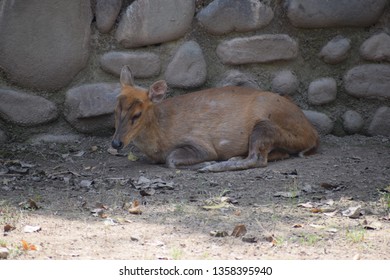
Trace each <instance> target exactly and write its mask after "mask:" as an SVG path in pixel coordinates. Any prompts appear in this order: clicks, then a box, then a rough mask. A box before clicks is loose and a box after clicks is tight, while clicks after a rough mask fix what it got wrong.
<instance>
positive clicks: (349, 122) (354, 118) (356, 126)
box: [342, 110, 364, 134]
mask: <svg viewBox="0 0 390 280" xmlns="http://www.w3.org/2000/svg"><path fill="white" fill-rule="evenodd" d="M342 119H343V127H344V130H345V131H346V132H347V133H348V134H355V133H358V132H360V131H361V130H362V128H363V125H364V120H363V117H362V116H361V115H360V114H359V113H358V112H356V111H353V110H349V111H346V112H345V113H344V115H343V116H342Z"/></svg>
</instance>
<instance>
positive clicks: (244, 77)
mask: <svg viewBox="0 0 390 280" xmlns="http://www.w3.org/2000/svg"><path fill="white" fill-rule="evenodd" d="M226 86H241V87H248V88H254V89H260V88H261V87H260V86H259V83H258V82H257V81H256V78H255V77H254V76H253V75H251V74H249V73H242V72H240V71H238V70H230V71H228V72H226V73H225V74H224V75H223V77H222V79H221V80H220V81H219V82H218V83H217V84H216V87H226Z"/></svg>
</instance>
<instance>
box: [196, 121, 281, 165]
mask: <svg viewBox="0 0 390 280" xmlns="http://www.w3.org/2000/svg"><path fill="white" fill-rule="evenodd" d="M279 135H280V133H279V129H278V127H277V126H275V125H274V124H273V123H272V122H271V121H270V120H262V121H259V122H258V123H257V124H256V125H255V126H254V127H253V130H252V133H251V135H250V137H249V143H248V156H247V157H246V158H245V159H240V160H236V161H231V160H229V161H222V162H217V163H215V164H212V165H209V166H206V167H204V168H202V169H200V170H199V171H200V172H221V171H233V170H243V169H249V168H254V167H266V166H267V163H268V155H269V153H270V152H271V151H272V150H273V148H274V143H275V140H276V139H277V137H278V136H279ZM281 155H282V154H278V155H276V154H275V156H276V158H279V157H281ZM271 156H272V159H273V158H274V155H272V153H271ZM283 156H284V157H286V153H283Z"/></svg>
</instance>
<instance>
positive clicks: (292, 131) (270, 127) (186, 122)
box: [112, 66, 319, 172]
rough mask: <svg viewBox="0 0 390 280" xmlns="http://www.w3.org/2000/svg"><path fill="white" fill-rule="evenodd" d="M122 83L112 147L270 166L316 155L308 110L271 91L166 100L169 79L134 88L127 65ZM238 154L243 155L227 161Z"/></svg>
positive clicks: (187, 163) (218, 167)
mask: <svg viewBox="0 0 390 280" xmlns="http://www.w3.org/2000/svg"><path fill="white" fill-rule="evenodd" d="M120 82H121V85H122V91H121V94H120V95H119V96H118V102H117V105H116V108H115V128H116V131H115V134H114V137H113V140H112V147H113V148H115V149H121V148H123V147H125V146H127V145H128V144H129V143H130V142H132V143H133V144H134V145H135V146H136V147H138V148H139V150H140V151H141V152H143V153H144V154H146V155H147V156H148V157H149V158H150V159H152V160H153V161H154V162H155V163H165V164H167V166H168V167H171V168H179V167H187V168H196V169H198V170H199V171H201V172H207V171H210V172H219V171H228V170H242V169H248V168H254V167H265V166H267V163H268V161H272V160H278V159H285V158H288V157H289V156H290V155H299V156H303V155H309V154H312V153H314V152H315V151H316V149H317V147H318V144H319V139H318V134H317V131H316V130H315V129H314V128H313V126H312V125H311V123H310V122H309V121H308V120H307V118H306V117H305V115H304V114H303V112H302V111H301V110H300V109H299V108H298V107H297V106H296V105H295V104H294V103H292V102H291V101H290V100H288V99H287V98H285V97H282V96H280V95H277V94H274V93H271V92H265V91H258V90H255V89H251V88H245V87H235V86H228V87H222V88H212V89H206V90H202V91H198V92H193V93H188V94H183V95H180V96H176V97H171V98H167V99H164V97H165V95H166V92H167V84H166V82H165V81H163V80H160V81H157V82H155V83H153V84H152V85H151V86H150V88H149V90H147V89H143V88H140V87H137V86H135V85H134V81H133V77H132V74H131V70H130V68H129V67H128V66H124V67H123V68H122V71H121V76H120ZM236 157H241V158H240V159H235V160H229V159H231V158H236ZM242 157H244V158H242ZM215 161H216V162H215Z"/></svg>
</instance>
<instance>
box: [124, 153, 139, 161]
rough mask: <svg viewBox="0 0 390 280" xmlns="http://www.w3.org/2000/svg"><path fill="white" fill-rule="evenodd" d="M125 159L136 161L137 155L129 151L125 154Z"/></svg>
mask: <svg viewBox="0 0 390 280" xmlns="http://www.w3.org/2000/svg"><path fill="white" fill-rule="evenodd" d="M127 159H128V160H130V161H137V160H138V157H137V156H136V155H134V154H133V153H132V152H129V154H128V155H127Z"/></svg>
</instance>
